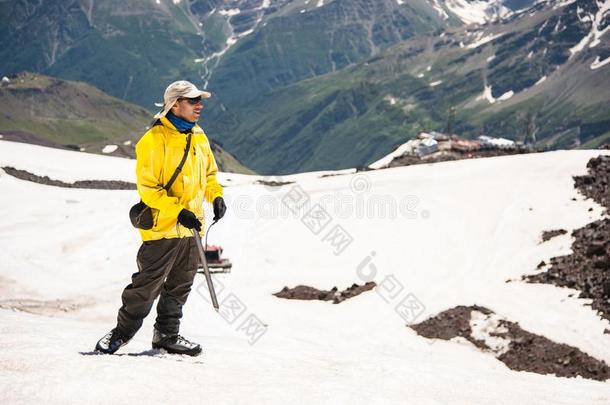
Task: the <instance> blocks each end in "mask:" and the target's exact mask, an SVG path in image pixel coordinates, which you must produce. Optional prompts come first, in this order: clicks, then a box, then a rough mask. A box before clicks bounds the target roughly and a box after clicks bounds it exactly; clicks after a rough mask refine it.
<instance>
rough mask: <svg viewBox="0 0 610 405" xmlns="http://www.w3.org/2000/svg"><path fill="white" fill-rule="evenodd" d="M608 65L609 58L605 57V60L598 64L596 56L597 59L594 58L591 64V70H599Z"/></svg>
mask: <svg viewBox="0 0 610 405" xmlns="http://www.w3.org/2000/svg"><path fill="white" fill-rule="evenodd" d="M608 63H610V57H607V58H606V59H604V60H603V61H601V62H600V61H599V56H598V57H597V58H595V60H594V61H593V63H591V70H595V69H599V68H600V67H602V66H605V65H607V64H608Z"/></svg>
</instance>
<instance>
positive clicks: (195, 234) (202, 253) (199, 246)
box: [191, 221, 218, 312]
mask: <svg viewBox="0 0 610 405" xmlns="http://www.w3.org/2000/svg"><path fill="white" fill-rule="evenodd" d="M216 222H217V221H214V222H212V225H214V224H215V223H216ZM212 225H210V228H211V227H212ZM209 230H210V229H209V228H208V231H209ZM191 232H193V237H194V238H195V243H196V244H197V250H198V251H199V258H200V259H201V264H202V265H203V274H205V281H206V282H207V283H208V289H209V290H210V297H211V298H212V306H214V309H215V310H216V312H218V299H216V291H215V290H214V284H213V283H212V276H211V275H210V270H209V269H208V261H207V260H206V258H205V250H203V245H202V244H201V237H200V236H199V232H198V231H197V230H196V229H191ZM206 240H207V238H206Z"/></svg>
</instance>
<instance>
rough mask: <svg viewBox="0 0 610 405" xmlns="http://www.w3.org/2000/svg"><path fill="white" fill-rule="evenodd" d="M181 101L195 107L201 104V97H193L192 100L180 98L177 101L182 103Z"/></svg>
mask: <svg viewBox="0 0 610 405" xmlns="http://www.w3.org/2000/svg"><path fill="white" fill-rule="evenodd" d="M182 100H186V102H187V103H189V104H190V105H197V104H199V103H201V102H202V101H201V96H199V97H193V98H187V97H181V98H179V99H178V101H182Z"/></svg>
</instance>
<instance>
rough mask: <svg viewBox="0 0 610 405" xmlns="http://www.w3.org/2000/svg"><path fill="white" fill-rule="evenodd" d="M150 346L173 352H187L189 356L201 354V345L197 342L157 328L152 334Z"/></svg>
mask: <svg viewBox="0 0 610 405" xmlns="http://www.w3.org/2000/svg"><path fill="white" fill-rule="evenodd" d="M152 347H153V349H163V350H165V351H166V352H168V353H173V354H187V355H189V356H199V355H200V354H201V346H199V345H198V344H197V343H194V342H189V341H188V340H186V339H185V338H183V337H182V336H180V335H178V334H175V335H170V334H165V333H162V332H159V331H158V330H157V329H155V332H154V334H153V340H152Z"/></svg>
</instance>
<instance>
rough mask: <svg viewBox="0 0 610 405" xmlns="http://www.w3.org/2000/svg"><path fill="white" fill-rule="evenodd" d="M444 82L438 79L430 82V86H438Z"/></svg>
mask: <svg viewBox="0 0 610 405" xmlns="http://www.w3.org/2000/svg"><path fill="white" fill-rule="evenodd" d="M442 82H443V81H442V80H437V81H434V82H432V83H430V87H436V86H438V85H439V84H441V83H442Z"/></svg>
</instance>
